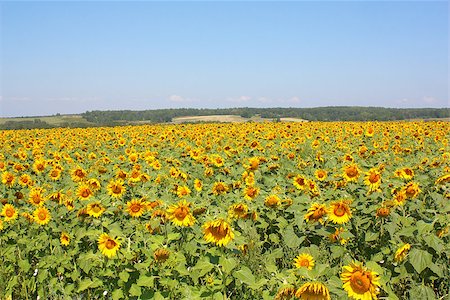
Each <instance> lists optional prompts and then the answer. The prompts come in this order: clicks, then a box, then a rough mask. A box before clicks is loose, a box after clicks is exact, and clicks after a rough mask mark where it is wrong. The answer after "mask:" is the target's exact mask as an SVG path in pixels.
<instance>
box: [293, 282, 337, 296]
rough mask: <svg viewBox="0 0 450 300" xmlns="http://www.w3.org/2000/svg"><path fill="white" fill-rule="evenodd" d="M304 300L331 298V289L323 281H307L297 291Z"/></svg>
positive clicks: (296, 294)
mask: <svg viewBox="0 0 450 300" xmlns="http://www.w3.org/2000/svg"><path fill="white" fill-rule="evenodd" d="M295 297H297V298H300V299H302V300H330V299H331V298H330V291H329V290H328V288H327V287H326V286H325V285H324V284H323V283H321V282H306V283H305V284H303V285H302V286H301V287H300V288H299V289H298V290H297V292H296V293H295Z"/></svg>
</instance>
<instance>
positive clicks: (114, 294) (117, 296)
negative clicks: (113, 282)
mask: <svg viewBox="0 0 450 300" xmlns="http://www.w3.org/2000/svg"><path fill="white" fill-rule="evenodd" d="M111 296H112V299H113V300H119V299H122V298H124V297H125V296H124V295H123V292H122V290H121V289H117V290H115V291H114V292H112V294H111Z"/></svg>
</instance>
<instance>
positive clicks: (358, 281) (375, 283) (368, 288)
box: [341, 262, 380, 300]
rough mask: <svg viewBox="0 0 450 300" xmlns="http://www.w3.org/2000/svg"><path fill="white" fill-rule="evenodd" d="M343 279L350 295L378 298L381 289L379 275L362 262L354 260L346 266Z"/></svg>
mask: <svg viewBox="0 0 450 300" xmlns="http://www.w3.org/2000/svg"><path fill="white" fill-rule="evenodd" d="M341 280H342V282H343V288H344V290H345V291H346V292H347V293H348V296H349V297H351V298H353V299H357V300H372V299H377V294H378V293H379V289H380V283H379V275H378V274H377V273H376V272H373V271H371V270H369V269H367V268H366V267H364V266H362V264H361V263H357V262H354V263H350V265H349V266H344V267H343V272H342V273H341Z"/></svg>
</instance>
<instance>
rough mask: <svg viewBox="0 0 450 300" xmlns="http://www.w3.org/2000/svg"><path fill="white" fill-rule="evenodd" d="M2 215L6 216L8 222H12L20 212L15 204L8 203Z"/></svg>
mask: <svg viewBox="0 0 450 300" xmlns="http://www.w3.org/2000/svg"><path fill="white" fill-rule="evenodd" d="M1 215H2V216H3V217H5V221H6V222H12V221H14V220H15V219H16V218H17V215H18V212H17V210H16V208H15V207H14V206H12V205H11V204H9V203H7V204H5V205H4V206H3V208H2V213H1Z"/></svg>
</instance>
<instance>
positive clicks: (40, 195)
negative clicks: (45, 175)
mask: <svg viewBox="0 0 450 300" xmlns="http://www.w3.org/2000/svg"><path fill="white" fill-rule="evenodd" d="M28 202H29V203H31V204H33V205H35V206H41V205H42V204H44V202H45V197H44V189H42V188H40V187H35V188H33V189H32V190H31V191H30V194H29V195H28Z"/></svg>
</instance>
